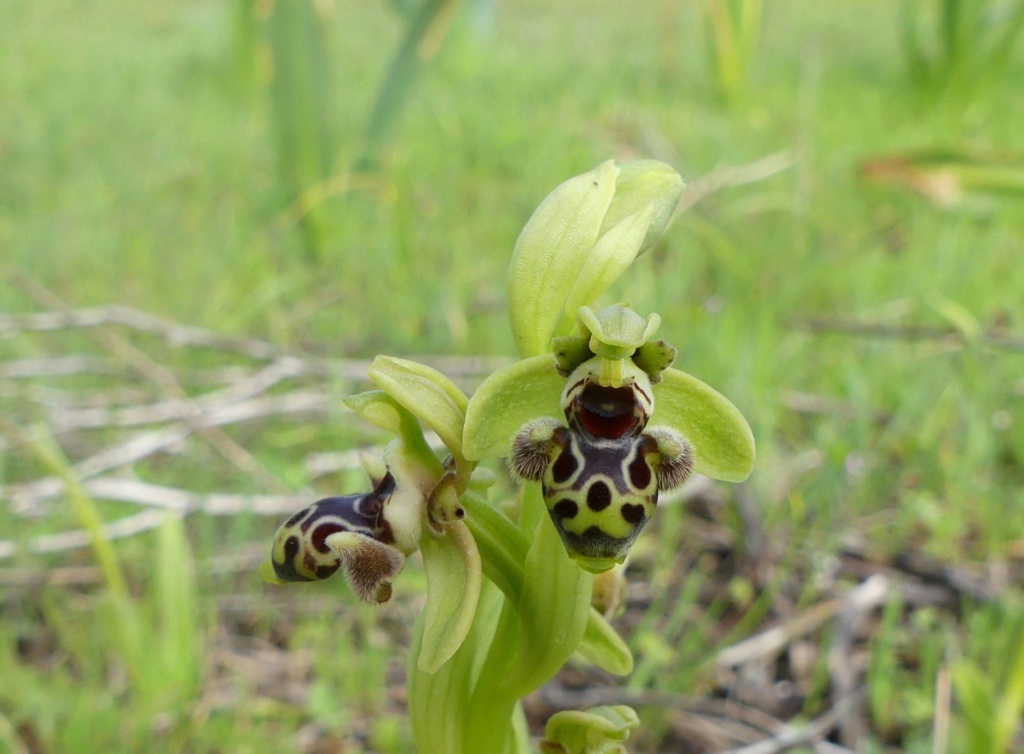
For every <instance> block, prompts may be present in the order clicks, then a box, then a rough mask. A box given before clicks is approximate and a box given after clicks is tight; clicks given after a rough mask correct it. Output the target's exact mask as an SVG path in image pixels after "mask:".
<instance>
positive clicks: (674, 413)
mask: <svg viewBox="0 0 1024 754" xmlns="http://www.w3.org/2000/svg"><path fill="white" fill-rule="evenodd" d="M654 396H655V397H654V415H653V416H652V417H651V422H650V424H649V425H648V426H649V427H655V426H657V425H665V426H667V427H671V428H672V429H675V430H676V431H678V432H681V433H682V434H683V435H685V436H686V439H688V440H689V441H690V442H691V443H692V444H693V448H694V467H693V469H694V471H696V472H698V473H700V474H705V475H707V476H709V477H712V478H714V479H721V480H724V481H726V482H742V481H743V480H744V479H746V478H747V477H748V476H749V475H750V472H751V470H752V469H753V468H754V435H753V433H751V431H750V425H748V424H747V420H746V419H744V418H743V415H742V414H741V413H740V412H739V409H737V408H736V407H735V406H734V405H733V404H732V403H731V402H730V401H729V399H728V398H726V397H725V396H724V395H722V394H721V393H719V392H718V391H716V390H715V389H714V388H712V387H710V386H708V385H706V384H704V383H703V382H701V381H700V380H698V379H697V378H696V377H692V376H691V375H689V374H686V373H685V372H680V371H679V370H678V369H666V370H665V371H664V372H662V380H661V382H660V383H659V385H658V387H657V388H656V389H655V391H654Z"/></svg>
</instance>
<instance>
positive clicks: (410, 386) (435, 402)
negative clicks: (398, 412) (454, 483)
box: [367, 356, 469, 456]
mask: <svg viewBox="0 0 1024 754" xmlns="http://www.w3.org/2000/svg"><path fill="white" fill-rule="evenodd" d="M367 372H368V374H369V375H370V379H371V380H373V381H374V382H375V383H376V384H377V386H378V387H380V388H382V389H383V390H385V391H387V393H388V395H390V396H391V397H392V398H394V399H395V400H396V401H398V403H400V404H401V405H402V406H403V407H404V408H405V409H406V410H407V411H409V412H411V413H412V414H413V415H414V416H416V418H418V419H419V420H420V421H421V422H423V423H424V424H425V425H426V426H428V427H430V428H431V429H432V430H434V431H435V432H436V433H437V436H438V437H440V438H441V440H442V442H444V444H445V445H446V446H448V449H449V450H451V451H452V453H454V454H455V455H456V456H461V455H462V423H463V420H464V419H465V415H466V406H467V404H468V403H469V399H468V398H467V397H466V395H465V393H463V392H462V391H461V390H459V388H458V387H456V385H455V383H453V382H452V381H451V380H450V379H448V378H447V377H445V376H444V375H443V374H441V373H440V372H439V371H437V370H436V369H433V368H432V367H428V366H426V365H424V364H419V363H417V362H415V361H408V360H406V359H396V358H393V357H391V356H378V357H377V358H376V359H374V360H373V363H372V364H371V365H370V368H369V369H368V370H367Z"/></svg>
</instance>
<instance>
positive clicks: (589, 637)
mask: <svg viewBox="0 0 1024 754" xmlns="http://www.w3.org/2000/svg"><path fill="white" fill-rule="evenodd" d="M576 651H577V652H578V653H579V654H580V655H581V656H582V657H583V658H584V659H585V660H587V661H588V662H591V663H593V664H594V665H597V667H599V668H601V669H602V670H604V671H607V672H608V673H611V674H612V675H628V674H629V673H632V672H633V653H632V652H631V651H630V650H629V645H627V644H626V642H625V641H623V639H622V637H621V636H619V634H618V632H617V631H616V630H615V629H614V628H613V627H612V624H611V623H609V622H608V621H607V620H605V619H604V616H602V615H601V614H600V613H599V612H597V610H595V609H594V608H590V619H589V620H588V621H587V628H586V630H585V631H584V632H583V641H581V642H580V646H579V648H578V649H577V650H576Z"/></svg>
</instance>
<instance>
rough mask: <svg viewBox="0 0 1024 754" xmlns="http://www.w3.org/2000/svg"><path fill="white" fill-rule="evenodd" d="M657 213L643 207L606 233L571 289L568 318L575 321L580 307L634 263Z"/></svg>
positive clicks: (567, 307) (595, 245)
mask: <svg viewBox="0 0 1024 754" xmlns="http://www.w3.org/2000/svg"><path fill="white" fill-rule="evenodd" d="M613 204H614V202H613ZM653 212H654V210H653V208H651V207H647V208H644V209H641V210H639V211H638V212H634V213H633V214H632V215H629V216H628V217H626V218H624V219H623V220H622V222H620V223H618V224H617V225H614V226H612V227H611V228H609V229H608V231H607V232H605V233H602V235H601V237H600V238H599V239H598V240H597V243H596V244H594V248H593V249H591V251H590V253H589V254H588V255H587V257H586V259H585V260H584V262H583V266H582V267H580V271H579V273H578V274H577V276H576V281H575V282H574V283H573V286H572V290H571V291H569V295H568V298H567V299H566V301H565V308H564V313H565V316H566V317H568V318H569V319H570V320H571V319H572V318H573V315H575V313H576V310H577V309H579V308H580V307H581V306H583V305H584V304H586V303H588V302H591V301H595V300H596V299H597V297H598V296H600V295H601V294H602V293H604V292H605V291H606V290H608V289H609V288H610V287H611V285H612V283H614V282H615V281H616V280H618V279H619V277H620V276H621V275H622V273H623V272H625V271H626V268H628V267H629V266H630V265H631V264H633V260H634V259H636V255H637V253H638V252H639V251H640V246H641V244H642V243H643V241H644V238H645V237H646V235H647V230H648V228H650V225H651V217H652V215H653Z"/></svg>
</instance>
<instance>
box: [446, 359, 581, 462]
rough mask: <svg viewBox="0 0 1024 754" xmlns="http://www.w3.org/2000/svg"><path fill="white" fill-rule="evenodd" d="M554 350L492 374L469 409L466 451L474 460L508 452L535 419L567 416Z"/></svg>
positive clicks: (476, 393) (465, 442) (467, 413)
mask: <svg viewBox="0 0 1024 754" xmlns="http://www.w3.org/2000/svg"><path fill="white" fill-rule="evenodd" d="M563 387H565V378H564V377H562V376H561V375H559V374H558V369H557V368H556V367H555V358H554V356H552V355H551V354H544V355H541V356H534V357H533V358H530V359H523V360H522V361H517V362H516V363H515V364H511V365H509V366H507V367H503V368H502V369H499V370H498V371H497V372H494V373H493V374H491V376H490V377H488V378H487V379H486V380H484V382H483V384H482V385H480V387H479V388H477V391H476V392H475V393H474V394H473V397H472V399H471V400H470V401H469V408H468V409H467V410H466V425H465V431H464V434H463V438H462V452H463V453H464V454H465V456H466V458H468V459H470V460H471V461H479V460H481V459H483V458H498V457H502V456H507V455H508V454H509V451H510V449H511V447H512V438H513V436H514V435H515V433H516V432H518V431H519V429H520V428H521V427H522V426H523V425H524V424H525V423H526V422H528V421H530V420H531V419H536V418H539V417H543V416H547V417H552V418H554V419H558V420H559V421H562V420H564V418H565V414H564V412H563V411H562V402H561V395H562V388H563Z"/></svg>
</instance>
